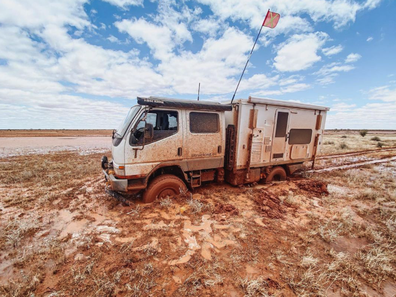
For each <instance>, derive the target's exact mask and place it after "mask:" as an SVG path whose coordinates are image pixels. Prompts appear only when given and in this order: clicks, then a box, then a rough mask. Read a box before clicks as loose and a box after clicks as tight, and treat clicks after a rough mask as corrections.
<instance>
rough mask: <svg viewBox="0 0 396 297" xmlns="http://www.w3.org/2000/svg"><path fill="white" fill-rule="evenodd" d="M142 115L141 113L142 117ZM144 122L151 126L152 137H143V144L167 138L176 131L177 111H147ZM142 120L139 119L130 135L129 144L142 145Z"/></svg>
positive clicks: (143, 124)
mask: <svg viewBox="0 0 396 297" xmlns="http://www.w3.org/2000/svg"><path fill="white" fill-rule="evenodd" d="M143 117H144V115H142V118H143ZM146 124H149V125H152V126H153V132H154V133H153V138H152V139H147V138H146V139H145V141H144V144H150V143H153V142H156V141H158V140H161V139H164V138H167V137H169V136H172V135H173V134H176V133H177V128H178V113H177V111H168V110H152V111H150V112H149V113H147V116H146ZM144 126H145V122H144V121H139V122H138V125H137V126H136V128H135V129H134V132H133V134H132V136H131V141H130V143H131V145H142V144H143V138H144Z"/></svg>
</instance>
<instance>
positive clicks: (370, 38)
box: [366, 36, 374, 42]
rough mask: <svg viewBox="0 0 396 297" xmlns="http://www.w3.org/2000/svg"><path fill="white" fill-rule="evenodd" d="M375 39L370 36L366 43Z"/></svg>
mask: <svg viewBox="0 0 396 297" xmlns="http://www.w3.org/2000/svg"><path fill="white" fill-rule="evenodd" d="M373 39H374V38H373V37H371V36H370V37H369V38H367V40H366V41H367V42H370V41H372V40H373Z"/></svg>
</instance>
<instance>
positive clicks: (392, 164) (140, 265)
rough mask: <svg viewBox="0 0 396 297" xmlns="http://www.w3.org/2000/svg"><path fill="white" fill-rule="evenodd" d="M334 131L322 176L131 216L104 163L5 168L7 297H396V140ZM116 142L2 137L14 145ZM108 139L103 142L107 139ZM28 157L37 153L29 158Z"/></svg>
mask: <svg viewBox="0 0 396 297" xmlns="http://www.w3.org/2000/svg"><path fill="white" fill-rule="evenodd" d="M360 132H361V131H351V130H348V131H326V133H325V135H324V137H323V140H322V150H321V154H320V156H319V157H318V160H317V162H316V165H315V170H311V169H310V166H309V165H310V164H307V168H306V170H304V171H302V172H300V173H299V174H297V175H295V176H293V177H290V178H288V180H287V181H284V182H275V183H272V184H254V185H245V186H243V187H232V186H230V185H227V184H214V183H209V184H205V185H204V186H202V187H201V188H199V189H197V190H195V192H194V193H187V194H186V195H184V196H179V197H169V198H167V199H163V200H161V201H156V202H154V203H153V204H142V203H141V202H140V200H139V198H133V197H130V198H129V200H128V201H129V206H124V205H123V204H121V203H120V202H119V201H118V200H116V199H114V198H113V197H111V196H109V195H108V194H106V192H105V186H106V183H105V180H104V177H103V173H102V171H101V168H100V158H101V156H102V155H103V154H106V155H107V156H108V157H111V156H110V152H109V150H108V149H106V147H104V148H101V149H103V150H104V152H98V151H95V150H85V149H79V148H76V149H75V150H62V149H54V150H51V149H48V150H38V151H35V152H28V151H27V153H26V151H23V150H21V149H22V148H21V147H19V149H20V152H22V153H19V154H13V153H12V150H10V151H7V152H8V153H7V154H3V155H2V156H1V158H0V295H2V296H33V295H34V296H386V297H388V296H389V297H390V296H395V294H396V250H395V249H396V158H395V157H396V131H368V133H367V134H366V135H365V136H364V137H363V136H361V134H360ZM17 134H18V135H19V136H20V137H44V138H46V137H55V138H57V137H61V138H62V137H66V138H67V137H71V138H75V137H88V136H92V138H93V139H94V136H96V137H100V136H108V137H110V135H111V131H109V130H106V131H84V130H77V131H68V130H52V131H37V133H36V131H30V130H26V131H19V132H18V133H16V132H15V131H5V130H2V131H0V148H1V147H2V145H1V143H2V142H1V141H2V138H1V137H4V139H5V138H7V137H17V136H16V135H17ZM98 139H99V138H98ZM24 152H25V153H24Z"/></svg>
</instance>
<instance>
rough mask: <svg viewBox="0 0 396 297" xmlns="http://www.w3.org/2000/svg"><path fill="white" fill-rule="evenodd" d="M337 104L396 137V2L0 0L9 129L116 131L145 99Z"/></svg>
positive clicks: (1, 77)
mask: <svg viewBox="0 0 396 297" xmlns="http://www.w3.org/2000/svg"><path fill="white" fill-rule="evenodd" d="M268 9H271V10H272V11H274V12H278V13H280V14H281V19H280V21H279V23H278V26H277V27H276V28H275V29H269V28H264V29H263V31H262V34H261V37H260V39H259V41H258V44H257V46H256V48H255V51H254V53H253V56H252V59H251V61H250V64H249V67H248V70H247V72H246V73H245V76H244V79H243V80H242V82H241V85H240V88H239V91H238V93H237V96H236V98H247V97H248V96H249V95H251V96H257V97H265V98H273V99H282V100H295V101H300V102H303V103H312V104H319V105H324V106H329V107H331V112H330V114H329V116H328V120H327V124H326V126H327V128H358V129H360V128H377V129H396V33H395V32H396V18H395V17H394V15H395V14H396V1H393V0H382V1H381V0H360V1H359V0H243V1H242V0H196V1H187V0H186V1H171V0H159V1H154V0H151V1H147V0H146V1H144V0H101V1H100V0H91V1H86V0H35V1H31V0H1V1H0V129H12V128H18V129H21V128H27V129H30V128H41V129H43V128H66V129H67V128H81V129H84V128H85V129H91V128H114V127H116V126H118V123H119V122H120V121H121V120H122V118H123V117H124V116H125V114H126V113H127V111H128V109H129V107H130V106H132V105H134V104H135V103H136V100H135V99H136V97H137V96H164V97H172V98H185V99H195V98H196V94H197V87H198V83H201V98H202V99H204V100H216V101H222V100H230V99H231V97H232V94H233V91H234V90H235V86H236V84H237V81H238V79H239V76H240V73H241V71H242V69H243V67H244V64H245V62H246V59H247V57H248V54H249V52H250V49H251V47H252V45H253V42H254V39H255V37H256V35H257V33H258V30H259V29H260V26H261V24H262V22H263V18H264V16H265V14H266V12H267V10H268Z"/></svg>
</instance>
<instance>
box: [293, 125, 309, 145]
mask: <svg viewBox="0 0 396 297" xmlns="http://www.w3.org/2000/svg"><path fill="white" fill-rule="evenodd" d="M311 139H312V130H311V129H291V130H290V134H289V144H309V143H311Z"/></svg>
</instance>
